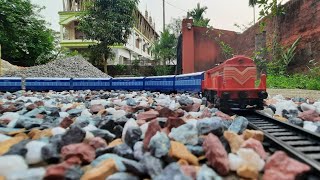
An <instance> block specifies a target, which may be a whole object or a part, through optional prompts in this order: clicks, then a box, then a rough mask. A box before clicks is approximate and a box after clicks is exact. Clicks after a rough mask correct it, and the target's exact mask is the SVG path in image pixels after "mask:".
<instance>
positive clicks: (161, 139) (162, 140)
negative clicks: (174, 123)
mask: <svg viewBox="0 0 320 180" xmlns="http://www.w3.org/2000/svg"><path fill="white" fill-rule="evenodd" d="M148 147H149V150H150V152H151V154H152V155H154V156H155V157H157V158H161V157H163V156H166V155H167V154H168V152H169V149H170V147H171V144H170V139H169V138H168V136H167V135H166V134H165V133H163V132H157V133H156V134H155V135H154V136H153V137H152V138H151V140H150V142H149V146H148Z"/></svg>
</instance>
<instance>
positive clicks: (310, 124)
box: [303, 121, 318, 132]
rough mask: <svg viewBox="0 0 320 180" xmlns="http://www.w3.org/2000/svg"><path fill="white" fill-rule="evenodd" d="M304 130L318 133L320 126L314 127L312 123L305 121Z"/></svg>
mask: <svg viewBox="0 0 320 180" xmlns="http://www.w3.org/2000/svg"><path fill="white" fill-rule="evenodd" d="M303 129H307V130H309V131H312V132H316V130H317V129H318V126H316V125H314V124H313V122H311V121H304V122H303Z"/></svg>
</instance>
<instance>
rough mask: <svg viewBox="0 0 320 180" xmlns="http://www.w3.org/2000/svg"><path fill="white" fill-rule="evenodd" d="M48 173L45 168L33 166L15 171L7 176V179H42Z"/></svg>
mask: <svg viewBox="0 0 320 180" xmlns="http://www.w3.org/2000/svg"><path fill="white" fill-rule="evenodd" d="M45 174H46V169H45V168H31V169H27V170H23V171H19V172H18V173H17V172H13V173H10V174H8V175H7V176H6V179H7V180H42V179H43V178H44V176H45Z"/></svg>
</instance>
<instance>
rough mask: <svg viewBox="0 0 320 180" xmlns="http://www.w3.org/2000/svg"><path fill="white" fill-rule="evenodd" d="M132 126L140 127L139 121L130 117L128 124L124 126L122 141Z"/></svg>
mask: <svg viewBox="0 0 320 180" xmlns="http://www.w3.org/2000/svg"><path fill="white" fill-rule="evenodd" d="M130 127H139V126H138V124H137V122H136V121H135V120H134V119H132V118H131V119H129V120H128V121H127V122H126V124H125V125H124V127H123V131H122V141H123V142H125V141H124V137H126V133H127V130H128V129H129V128H130Z"/></svg>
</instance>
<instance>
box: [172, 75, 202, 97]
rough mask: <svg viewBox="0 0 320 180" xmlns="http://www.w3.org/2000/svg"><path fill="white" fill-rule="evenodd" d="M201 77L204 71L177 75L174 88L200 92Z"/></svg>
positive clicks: (179, 90)
mask: <svg viewBox="0 0 320 180" xmlns="http://www.w3.org/2000/svg"><path fill="white" fill-rule="evenodd" d="M203 79H204V72H197V73H190V74H181V75H177V76H176V78H175V89H176V91H177V92H201V83H202V80H203Z"/></svg>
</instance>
